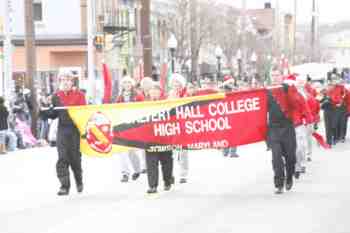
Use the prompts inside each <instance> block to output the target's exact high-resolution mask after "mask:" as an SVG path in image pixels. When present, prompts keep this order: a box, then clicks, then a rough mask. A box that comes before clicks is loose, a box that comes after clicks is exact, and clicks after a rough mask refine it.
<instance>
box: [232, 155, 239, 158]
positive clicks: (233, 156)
mask: <svg viewBox="0 0 350 233" xmlns="http://www.w3.org/2000/svg"><path fill="white" fill-rule="evenodd" d="M230 157H231V158H239V155H238V154H232V155H231V156H230Z"/></svg>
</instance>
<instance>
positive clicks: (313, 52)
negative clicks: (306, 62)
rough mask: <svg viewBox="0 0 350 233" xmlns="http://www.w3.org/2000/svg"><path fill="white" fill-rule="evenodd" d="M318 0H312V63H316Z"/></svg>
mask: <svg viewBox="0 0 350 233" xmlns="http://www.w3.org/2000/svg"><path fill="white" fill-rule="evenodd" d="M316 17H317V16H316V0H312V21H311V62H315V61H316V54H315V53H316Z"/></svg>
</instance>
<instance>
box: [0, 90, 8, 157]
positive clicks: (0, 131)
mask: <svg viewBox="0 0 350 233" xmlns="http://www.w3.org/2000/svg"><path fill="white" fill-rule="evenodd" d="M8 116H9V112H8V111H7V108H6V107H5V100H4V98H2V97H0V154H6V133H7V130H8V123H7V120H8Z"/></svg>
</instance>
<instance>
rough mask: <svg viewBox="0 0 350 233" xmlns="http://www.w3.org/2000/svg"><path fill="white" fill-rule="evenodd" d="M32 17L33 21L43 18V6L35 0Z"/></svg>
mask: <svg viewBox="0 0 350 233" xmlns="http://www.w3.org/2000/svg"><path fill="white" fill-rule="evenodd" d="M33 18H34V21H42V20H43V6H42V3H41V2H37V1H35V2H34V3H33Z"/></svg>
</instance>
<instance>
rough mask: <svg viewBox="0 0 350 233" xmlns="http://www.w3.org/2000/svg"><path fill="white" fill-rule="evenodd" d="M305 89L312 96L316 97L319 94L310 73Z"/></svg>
mask: <svg viewBox="0 0 350 233" xmlns="http://www.w3.org/2000/svg"><path fill="white" fill-rule="evenodd" d="M304 89H305V91H306V92H307V93H308V94H310V95H311V96H313V97H315V98H316V96H317V91H316V89H315V88H313V87H312V85H311V78H310V76H309V75H308V76H307V78H306V83H305V85H304Z"/></svg>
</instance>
